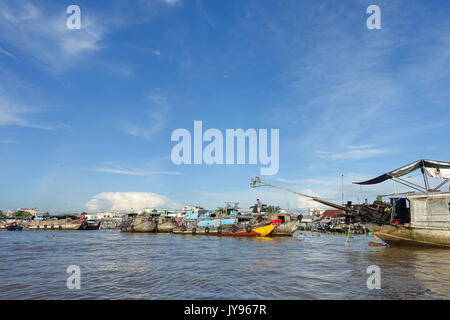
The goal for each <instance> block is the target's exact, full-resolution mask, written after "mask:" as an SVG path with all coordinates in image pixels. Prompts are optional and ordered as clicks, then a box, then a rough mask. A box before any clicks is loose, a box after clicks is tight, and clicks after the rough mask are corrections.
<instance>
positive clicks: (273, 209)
mask: <svg viewBox="0 0 450 320" xmlns="http://www.w3.org/2000/svg"><path fill="white" fill-rule="evenodd" d="M280 210H281V208H280V207H279V206H267V208H266V209H265V210H264V211H265V212H267V213H275V212H280Z"/></svg>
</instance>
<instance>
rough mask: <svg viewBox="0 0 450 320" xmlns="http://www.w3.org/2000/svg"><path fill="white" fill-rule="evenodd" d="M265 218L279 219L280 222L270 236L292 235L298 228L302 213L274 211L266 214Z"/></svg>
mask: <svg viewBox="0 0 450 320" xmlns="http://www.w3.org/2000/svg"><path fill="white" fill-rule="evenodd" d="M267 216H268V217H267V220H270V221H273V220H279V221H280V223H279V224H278V225H277V226H276V227H275V229H274V230H273V232H272V233H271V235H272V236H277V237H281V236H292V235H293V234H294V232H295V231H297V230H298V227H299V226H300V222H301V221H302V218H303V216H302V215H295V214H290V213H287V212H276V213H270V214H267Z"/></svg>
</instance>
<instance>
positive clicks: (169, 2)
mask: <svg viewBox="0 0 450 320" xmlns="http://www.w3.org/2000/svg"><path fill="white" fill-rule="evenodd" d="M161 1H163V2H164V3H165V4H167V5H168V6H170V7H173V6H175V5H177V4H180V3H181V0H161Z"/></svg>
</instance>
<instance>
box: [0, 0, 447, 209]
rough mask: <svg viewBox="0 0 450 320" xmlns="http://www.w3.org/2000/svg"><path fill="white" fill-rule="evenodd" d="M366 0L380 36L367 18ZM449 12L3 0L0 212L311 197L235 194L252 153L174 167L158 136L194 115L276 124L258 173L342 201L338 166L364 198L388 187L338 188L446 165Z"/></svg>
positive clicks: (245, 1)
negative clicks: (411, 168) (273, 159)
mask: <svg viewBox="0 0 450 320" xmlns="http://www.w3.org/2000/svg"><path fill="white" fill-rule="evenodd" d="M72 4H75V5H78V6H79V7H80V10H81V11H80V19H81V25H80V26H81V28H80V29H79V30H78V29H68V28H67V26H66V20H67V18H68V17H69V16H70V14H67V13H66V8H67V7H68V6H69V5H72ZM373 4H375V5H378V6H379V7H380V10H381V29H374V30H370V29H368V28H367V26H366V20H367V18H369V16H370V14H368V13H367V12H366V9H367V8H368V6H370V5H373ZM449 12H450V2H449V1H438V0H434V1H392V0H390V1H381V0H368V1H362V0H361V1H356V0H346V1H342V0H340V1H332V0H323V1H300V0H298V1H271V0H268V1H258V0H227V1H219V0H211V1H205V0H190V1H189V0H140V1H139V0H135V1H125V0H121V1H119V0H109V1H78V0H71V1H61V0H58V1H28V0H13V1H8V0H6V1H5V0H2V1H1V2H0V209H2V210H14V209H16V208H19V207H27V208H38V209H40V210H42V211H47V210H48V211H50V212H80V211H91V212H92V211H97V210H132V209H136V208H142V207H164V208H173V209H176V208H181V207H182V206H183V205H187V204H193V205H201V206H203V207H206V208H211V209H214V208H216V207H218V206H221V205H224V203H225V202H226V201H231V202H239V203H240V206H241V207H243V208H248V207H249V206H250V205H252V204H254V203H255V200H256V198H260V199H261V200H262V201H263V203H267V204H272V205H279V206H281V207H282V208H286V209H295V208H306V207H312V206H316V207H317V206H318V205H317V204H313V203H311V202H310V201H308V200H305V199H301V198H299V197H297V196H296V195H293V194H289V193H285V192H281V191H278V190H275V189H268V188H255V189H251V188H250V187H249V183H250V178H251V177H254V176H256V175H260V169H261V163H260V162H258V163H257V164H248V163H247V164H234V165H230V164H229V165H220V164H213V165H207V164H197V165H195V164H191V165H187V164H181V165H176V164H174V163H173V162H172V159H171V151H172V149H173V148H174V146H175V145H176V144H177V143H176V142H173V141H171V135H172V132H173V131H174V130H176V129H178V128H184V129H187V130H188V131H190V132H191V133H192V134H193V132H194V129H193V128H194V121H202V124H203V130H204V131H205V130H206V129H208V128H215V129H218V130H220V131H221V132H222V133H223V134H224V135H225V131H226V129H238V128H242V129H244V130H247V129H250V128H254V129H256V130H259V129H269V130H270V129H278V130H279V170H278V172H277V173H276V174H274V175H266V176H262V179H263V180H264V181H267V182H271V183H274V184H277V185H280V186H284V187H288V188H291V189H293V190H297V191H300V192H304V193H309V194H312V195H318V196H321V197H324V198H326V199H328V200H331V201H336V202H341V197H342V188H341V184H342V176H341V175H343V181H344V197H345V200H352V201H362V199H364V198H366V197H368V198H369V199H370V200H374V198H375V196H376V195H377V194H379V193H382V194H385V193H389V192H392V191H393V188H394V185H393V183H392V181H387V182H384V183H382V184H380V185H376V186H364V187H360V186H356V185H354V184H352V182H354V181H361V180H364V179H369V178H372V177H375V176H377V175H379V174H382V173H384V172H388V171H390V170H393V169H395V168H398V167H401V166H403V165H406V164H408V163H411V162H413V161H416V160H418V159H433V160H441V161H450V148H449V143H448V141H449V129H450V108H449V106H450V105H449V101H450V90H449V88H450V20H449V19H448V14H449ZM205 145H206V143H205V144H204V145H203V146H205ZM411 178H412V179H419V177H418V176H417V175H416V174H412V175H411ZM396 188H397V191H398V190H399V189H401V187H400V186H397V187H396Z"/></svg>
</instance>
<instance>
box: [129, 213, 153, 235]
mask: <svg viewBox="0 0 450 320" xmlns="http://www.w3.org/2000/svg"><path fill="white" fill-rule="evenodd" d="M120 231H122V232H156V223H155V221H153V218H152V217H151V216H150V215H148V214H141V215H139V214H137V213H128V214H126V215H125V216H124V218H123V221H122V223H121V225H120Z"/></svg>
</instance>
